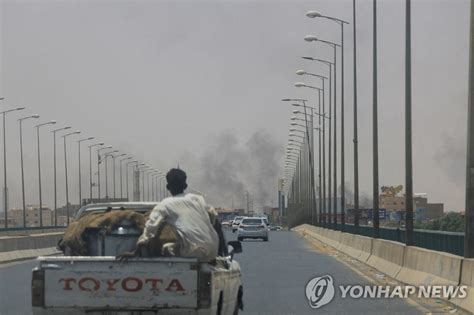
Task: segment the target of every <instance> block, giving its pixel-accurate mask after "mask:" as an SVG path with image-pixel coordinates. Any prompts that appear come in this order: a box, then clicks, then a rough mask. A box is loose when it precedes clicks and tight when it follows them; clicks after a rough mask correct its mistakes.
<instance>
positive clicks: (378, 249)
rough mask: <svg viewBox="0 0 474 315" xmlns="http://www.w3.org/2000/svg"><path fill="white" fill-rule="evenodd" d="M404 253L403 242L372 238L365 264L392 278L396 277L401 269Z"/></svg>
mask: <svg viewBox="0 0 474 315" xmlns="http://www.w3.org/2000/svg"><path fill="white" fill-rule="evenodd" d="M404 254H405V245H404V244H401V243H398V242H392V241H387V240H382V239H372V253H371V255H370V257H369V259H367V264H368V265H369V266H371V267H373V268H375V269H377V270H379V271H381V272H383V273H384V274H386V275H388V276H390V277H392V278H396V276H397V275H398V273H399V272H400V269H402V264H403V257H404Z"/></svg>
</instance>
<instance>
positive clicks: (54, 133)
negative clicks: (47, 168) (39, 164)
mask: <svg viewBox="0 0 474 315" xmlns="http://www.w3.org/2000/svg"><path fill="white" fill-rule="evenodd" d="M70 128H71V127H69V126H66V127H63V128H59V129H55V130H53V131H51V132H52V133H53V169H54V170H53V171H54V225H55V226H58V190H57V176H56V173H57V172H56V132H58V131H61V130H67V129H70Z"/></svg>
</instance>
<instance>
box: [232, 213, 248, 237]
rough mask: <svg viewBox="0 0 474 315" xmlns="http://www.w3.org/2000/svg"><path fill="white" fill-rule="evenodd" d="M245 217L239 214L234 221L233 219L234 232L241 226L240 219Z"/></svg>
mask: <svg viewBox="0 0 474 315" xmlns="http://www.w3.org/2000/svg"><path fill="white" fill-rule="evenodd" d="M243 218H245V217H242V216H238V217H235V218H234V221H232V233H234V232H235V231H237V229H238V228H239V224H240V221H242V219H243Z"/></svg>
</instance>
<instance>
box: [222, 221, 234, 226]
mask: <svg viewBox="0 0 474 315" xmlns="http://www.w3.org/2000/svg"><path fill="white" fill-rule="evenodd" d="M232 222H233V220H224V221H222V222H221V225H222V226H224V227H229V226H231V225H232Z"/></svg>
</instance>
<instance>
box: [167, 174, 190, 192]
mask: <svg viewBox="0 0 474 315" xmlns="http://www.w3.org/2000/svg"><path fill="white" fill-rule="evenodd" d="M166 181H167V183H168V184H167V185H166V188H167V189H168V190H169V191H170V193H171V195H173V196H175V195H179V194H182V193H183V192H184V190H185V189H186V188H187V187H188V184H186V173H185V172H184V171H183V170H181V169H179V168H172V169H170V171H169V172H168V173H167V174H166Z"/></svg>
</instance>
